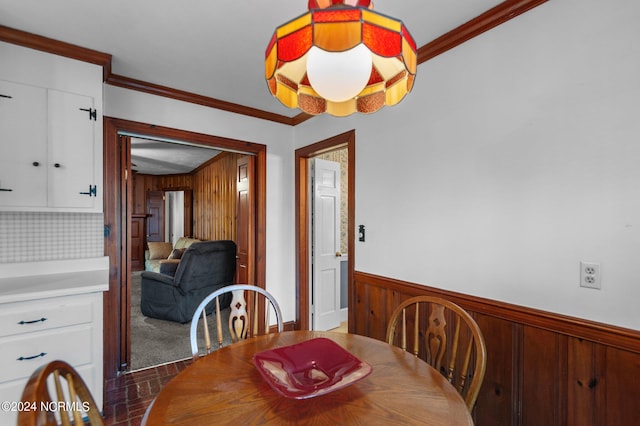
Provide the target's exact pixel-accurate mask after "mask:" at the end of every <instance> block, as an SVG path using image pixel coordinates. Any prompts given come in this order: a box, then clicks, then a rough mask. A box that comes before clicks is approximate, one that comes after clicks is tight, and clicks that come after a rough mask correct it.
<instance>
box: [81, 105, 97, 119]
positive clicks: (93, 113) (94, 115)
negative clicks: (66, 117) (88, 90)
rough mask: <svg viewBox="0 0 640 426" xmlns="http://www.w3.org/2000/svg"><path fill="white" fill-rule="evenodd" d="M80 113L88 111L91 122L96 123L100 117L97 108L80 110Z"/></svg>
mask: <svg viewBox="0 0 640 426" xmlns="http://www.w3.org/2000/svg"><path fill="white" fill-rule="evenodd" d="M80 111H87V112H88V113H89V120H93V121H96V120H97V117H98V110H97V109H95V108H80Z"/></svg>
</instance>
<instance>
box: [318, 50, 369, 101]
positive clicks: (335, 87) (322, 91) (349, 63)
mask: <svg viewBox="0 0 640 426" xmlns="http://www.w3.org/2000/svg"><path fill="white" fill-rule="evenodd" d="M371 65H372V59H371V52H370V51H369V49H368V48H367V47H366V46H365V45H364V44H359V45H357V46H356V47H354V48H353V49H349V50H346V51H344V52H327V51H326V50H322V49H320V48H318V47H315V46H313V47H311V49H309V53H308V56H307V77H308V78H309V83H311V87H313V90H315V91H316V92H318V94H319V95H320V96H322V97H323V98H325V99H327V100H330V101H333V102H344V101H346V100H349V99H352V98H353V97H355V96H356V95H357V94H358V93H360V92H361V91H362V89H364V87H365V86H366V85H367V83H368V82H369V77H370V76H371Z"/></svg>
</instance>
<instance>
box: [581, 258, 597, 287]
mask: <svg viewBox="0 0 640 426" xmlns="http://www.w3.org/2000/svg"><path fill="white" fill-rule="evenodd" d="M600 285H601V274H600V264H599V263H593V262H580V287H585V288H593V289H596V290H600V288H601V287H600Z"/></svg>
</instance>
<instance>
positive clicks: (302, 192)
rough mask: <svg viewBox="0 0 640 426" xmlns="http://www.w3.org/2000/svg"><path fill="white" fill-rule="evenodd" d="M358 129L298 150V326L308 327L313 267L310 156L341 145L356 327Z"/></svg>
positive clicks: (351, 299) (352, 322) (351, 317)
mask: <svg viewBox="0 0 640 426" xmlns="http://www.w3.org/2000/svg"><path fill="white" fill-rule="evenodd" d="M355 144H356V131H355V130H349V131H347V132H344V133H341V134H339V135H336V136H333V137H330V138H328V139H325V140H322V141H319V142H316V143H314V144H311V145H307V146H305V147H302V148H299V149H297V150H296V151H295V160H294V161H295V185H296V187H295V206H296V211H295V227H296V267H297V268H296V296H297V299H298V304H297V306H296V326H297V329H299V330H309V329H310V326H311V325H310V323H309V322H310V321H309V301H310V300H311V296H310V294H309V277H310V271H311V264H310V256H309V255H310V253H309V244H310V242H311V233H310V227H309V224H310V211H309V208H310V205H311V199H310V194H309V161H308V160H309V158H311V157H314V156H316V155H318V154H322V153H324V152H327V151H333V150H335V149H338V148H343V147H346V148H347V152H348V154H347V158H348V159H347V163H348V168H349V170H348V174H347V176H348V179H349V182H348V185H347V197H348V200H347V206H348V209H349V211H348V213H347V231H348V234H349V235H348V236H347V242H348V245H349V247H348V250H347V255H348V257H347V259H348V268H347V281H348V288H349V290H348V295H349V301H348V311H349V312H348V316H349V320H348V324H349V325H348V327H349V332H350V333H351V332H353V331H354V330H355V317H354V315H353V313H354V312H355V298H354V297H355V291H354V284H353V271H354V265H355V211H356V208H355V207H356V200H355V192H356V191H355V188H356V179H355V177H356V145H355Z"/></svg>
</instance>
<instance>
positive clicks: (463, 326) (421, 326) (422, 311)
mask: <svg viewBox="0 0 640 426" xmlns="http://www.w3.org/2000/svg"><path fill="white" fill-rule="evenodd" d="M407 333H409V334H410V337H409V339H407ZM387 342H388V343H389V344H391V345H395V346H399V347H401V348H402V349H403V350H406V351H409V352H412V353H413V354H414V355H415V356H416V357H419V358H421V359H423V360H424V361H426V362H428V363H429V364H430V365H431V366H432V367H433V368H435V369H436V370H438V371H440V373H442V375H443V376H445V377H446V378H447V380H449V382H451V384H453V386H454V387H455V388H456V389H457V391H458V392H459V393H460V394H461V395H462V397H463V399H464V401H465V403H466V404H467V408H468V409H469V411H471V410H472V409H473V406H474V404H475V402H476V398H477V397H478V393H479V392H480V386H481V385H482V380H483V379H484V372H485V367H486V358H487V350H486V346H485V342H484V337H483V336H482V332H481V331H480V328H479V327H478V324H476V322H475V321H474V320H473V318H472V317H471V315H469V313H467V312H466V311H465V310H464V309H462V308H461V307H460V306H458V305H456V304H455V303H453V302H450V301H448V300H445V299H441V298H438V297H432V296H417V297H412V298H410V299H407V300H405V301H404V302H402V303H401V304H400V306H398V307H397V308H396V309H395V310H394V311H393V313H392V314H391V318H390V320H389V325H388V326H387Z"/></svg>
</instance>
